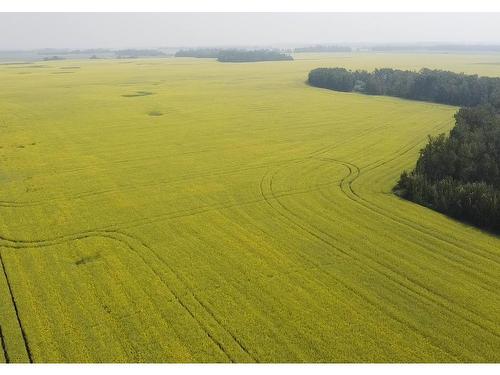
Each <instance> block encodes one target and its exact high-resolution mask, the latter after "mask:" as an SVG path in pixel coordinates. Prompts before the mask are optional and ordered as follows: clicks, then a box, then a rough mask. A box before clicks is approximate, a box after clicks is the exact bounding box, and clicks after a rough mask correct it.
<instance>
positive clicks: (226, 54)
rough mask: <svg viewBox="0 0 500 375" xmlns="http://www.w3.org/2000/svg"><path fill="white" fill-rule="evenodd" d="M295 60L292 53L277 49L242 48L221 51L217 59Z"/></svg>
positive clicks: (233, 60)
mask: <svg viewBox="0 0 500 375" xmlns="http://www.w3.org/2000/svg"><path fill="white" fill-rule="evenodd" d="M282 60H293V57H292V56H291V55H288V54H286V53H281V52H279V51H275V50H266V49H260V50H253V51H247V50H241V49H228V50H222V51H220V52H219V56H218V58H217V61H221V62H255V61H282Z"/></svg>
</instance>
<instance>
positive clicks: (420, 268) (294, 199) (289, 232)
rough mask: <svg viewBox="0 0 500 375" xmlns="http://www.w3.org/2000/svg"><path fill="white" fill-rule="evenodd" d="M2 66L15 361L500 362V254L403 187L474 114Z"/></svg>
mask: <svg viewBox="0 0 500 375" xmlns="http://www.w3.org/2000/svg"><path fill="white" fill-rule="evenodd" d="M294 58H295V60H294V61H280V62H263V63H238V64H232V63H224V64H222V63H218V62H216V61H214V60H211V59H203V60H199V59H191V58H175V59H174V58H169V59H130V60H127V59H123V60H93V61H70V60H65V61H48V62H45V61H44V62H41V63H33V64H26V65H22V64H20V65H19V64H16V65H8V64H5V65H0V82H1V83H2V89H1V90H0V132H1V133H0V134H1V135H2V136H1V138H0V260H1V262H0V333H1V335H0V338H1V343H2V350H1V351H0V362H29V361H32V362H401V361H404V362H408V361H409V362H483V361H485V362H498V361H500V293H499V290H500V239H499V238H498V236H495V235H491V234H487V233H484V232H482V231H480V230H478V229H475V228H472V227H470V226H467V225H465V224H462V223H459V222H457V221H455V220H452V219H450V218H447V217H445V216H444V215H441V214H439V213H436V212H434V211H431V210H429V209H426V208H424V207H422V206H419V205H416V204H413V203H411V202H408V201H405V200H402V199H400V198H398V197H396V196H395V195H394V194H392V193H391V189H392V187H393V186H394V184H395V182H396V181H397V179H398V177H399V175H400V173H401V171H402V170H403V169H405V168H407V169H408V168H411V167H413V165H414V163H415V161H416V159H417V157H418V152H419V149H420V148H421V147H422V146H423V145H425V143H426V139H427V135H428V134H433V135H435V134H438V133H441V132H446V131H448V130H449V129H450V128H451V127H452V126H453V114H454V113H455V112H456V110H457V108H456V107H451V106H445V105H437V104H431V103H423V102H413V101H408V100H402V99H395V98H389V97H377V96H365V95H361V94H355V93H339V92H333V91H328V90H323V89H318V88H313V87H310V86H308V85H306V83H305V81H306V79H307V73H308V72H309V71H310V70H311V69H313V68H316V67H330V66H342V67H346V68H349V69H358V68H360V69H369V70H370V69H373V68H376V67H394V68H400V69H419V68H421V67H424V66H425V67H429V68H441V69H447V70H453V71H457V72H462V71H463V72H466V73H471V74H473V73H477V74H481V75H485V76H499V75H500V56H499V55H495V54H490V55H472V54H464V55H453V54H443V55H438V54H435V55H425V54H393V55H391V54H363V53H358V54H347V53H346V54H313V53H311V54H309V53H304V54H296V55H295V56H294Z"/></svg>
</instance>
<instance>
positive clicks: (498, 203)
mask: <svg viewBox="0 0 500 375" xmlns="http://www.w3.org/2000/svg"><path fill="white" fill-rule="evenodd" d="M455 118H456V125H455V127H454V128H453V129H452V131H451V132H450V135H449V136H448V137H447V136H445V135H444V134H441V135H439V136H437V137H429V142H428V144H427V145H426V146H425V147H424V148H423V149H422V150H421V151H420V158H419V159H418V161H417V165H416V167H415V169H414V170H413V171H411V172H409V173H408V172H403V173H402V174H401V178H400V180H399V182H398V184H397V185H396V187H395V192H396V193H397V194H399V195H401V196H402V197H404V198H406V199H409V200H412V201H414V202H416V203H419V204H422V205H424V206H427V207H430V208H433V209H435V210H436V211H440V212H443V213H445V214H448V215H450V216H452V217H455V218H457V219H460V220H465V221H468V222H470V223H473V224H476V225H478V226H480V227H483V228H486V229H491V230H495V231H500V120H499V118H498V115H497V114H496V113H495V111H494V110H493V108H492V107H491V106H488V107H476V108H461V109H460V110H459V111H458V113H457V114H456V115H455Z"/></svg>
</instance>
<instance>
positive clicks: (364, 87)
mask: <svg viewBox="0 0 500 375" xmlns="http://www.w3.org/2000/svg"><path fill="white" fill-rule="evenodd" d="M309 83H310V84H311V85H313V86H317V87H323V88H329V89H333V90H337V91H345V92H350V91H357V92H362V93H366V94H375V95H389V96H396V97H401V98H407V99H415V100H425V101H430V102H436V103H443V104H452V105H460V106H463V107H462V108H460V110H459V111H458V112H457V113H456V114H455V126H454V128H453V129H452V130H451V131H450V134H449V135H445V134H440V135H439V136H436V137H431V136H429V141H428V143H427V145H426V146H425V147H424V148H423V149H422V150H421V151H420V156H419V158H418V161H417V164H416V166H415V168H414V169H413V170H411V171H409V172H407V171H403V173H402V174H401V176H400V179H399V181H398V183H397V185H396V186H395V188H394V192H395V193H396V194H398V195H399V196H401V197H403V198H406V199H409V200H411V201H413V202H416V203H418V204H421V205H424V206H426V207H429V208H432V209H434V210H436V211H439V212H442V213H444V214H447V215H449V216H452V217H454V218H456V219H459V220H463V221H467V222H469V223H472V224H474V225H477V226H479V227H482V228H485V229H489V230H493V231H500V117H499V111H500V79H498V78H488V77H478V76H476V75H465V74H457V73H452V72H445V71H440V70H429V69H422V70H420V71H419V72H410V71H402V70H394V69H377V70H375V71H374V72H373V73H368V72H366V71H355V72H352V71H348V70H346V69H343V68H331V69H330V68H320V69H315V70H313V71H311V72H310V74H309Z"/></svg>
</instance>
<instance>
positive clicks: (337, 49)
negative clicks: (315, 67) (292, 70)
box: [294, 44, 352, 52]
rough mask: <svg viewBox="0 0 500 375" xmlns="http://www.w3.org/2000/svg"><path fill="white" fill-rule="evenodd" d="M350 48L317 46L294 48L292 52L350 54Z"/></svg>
mask: <svg viewBox="0 0 500 375" xmlns="http://www.w3.org/2000/svg"><path fill="white" fill-rule="evenodd" d="M351 51H352V49H351V47H347V46H334V45H322V44H318V45H315V46H309V47H299V48H295V49H294V52H351Z"/></svg>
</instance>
